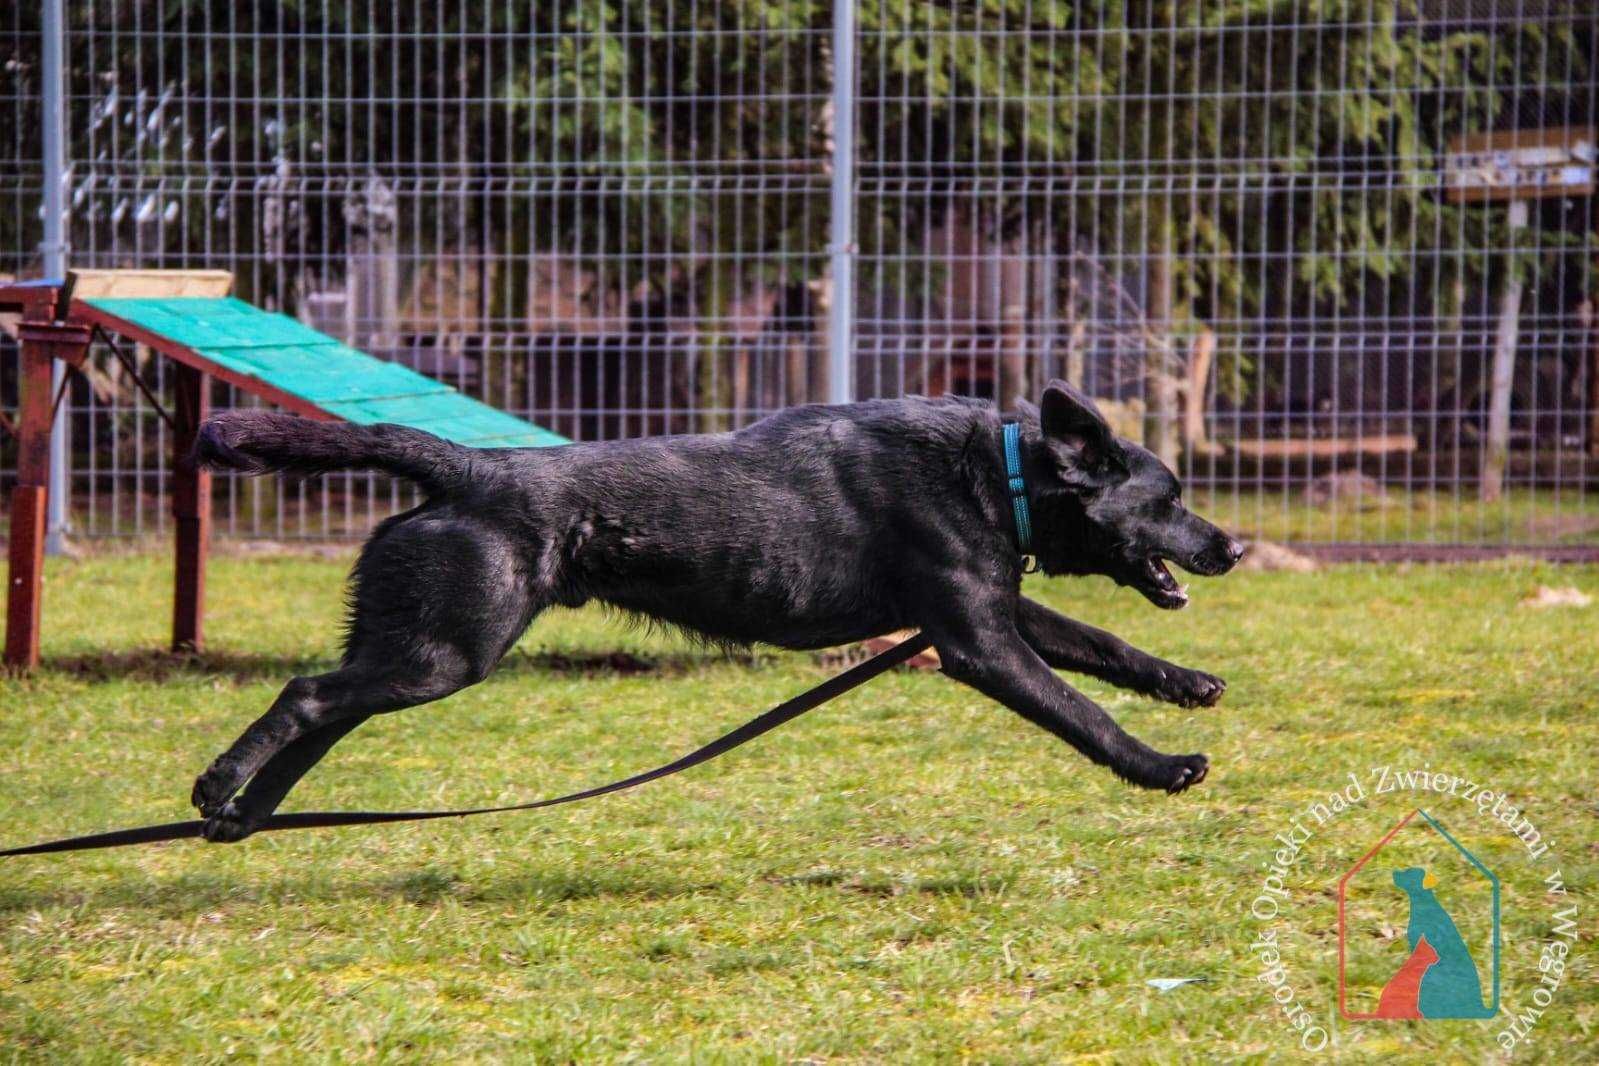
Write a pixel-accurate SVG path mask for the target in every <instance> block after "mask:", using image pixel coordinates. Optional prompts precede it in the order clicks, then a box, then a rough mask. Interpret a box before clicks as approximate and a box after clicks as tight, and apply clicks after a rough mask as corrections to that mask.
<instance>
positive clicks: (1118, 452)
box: [1038, 379, 1127, 488]
mask: <svg viewBox="0 0 1599 1066" xmlns="http://www.w3.org/2000/svg"><path fill="white" fill-rule="evenodd" d="M1038 424H1039V428H1040V429H1041V430H1042V431H1043V436H1044V446H1045V447H1046V448H1047V449H1048V450H1049V454H1050V457H1051V458H1053V459H1054V460H1055V468H1056V470H1057V471H1058V472H1059V474H1060V476H1061V479H1062V480H1063V481H1065V482H1066V483H1067V484H1068V485H1076V486H1078V487H1082V488H1095V487H1098V486H1101V485H1105V484H1108V483H1110V482H1111V481H1114V480H1115V479H1116V478H1118V477H1121V476H1124V475H1125V474H1126V473H1127V455H1126V453H1125V452H1123V451H1122V446H1121V445H1120V444H1119V443H1117V441H1116V434H1115V433H1114V432H1112V430H1111V428H1110V423H1109V422H1106V421H1105V416H1104V415H1102V414H1100V413H1099V408H1098V407H1095V406H1094V401H1093V400H1090V399H1089V398H1088V397H1087V396H1085V395H1083V394H1082V393H1081V392H1079V391H1078V390H1077V389H1075V388H1073V387H1072V386H1071V385H1069V384H1067V383H1066V382H1064V381H1061V380H1059V379H1056V380H1054V381H1051V382H1050V383H1049V387H1048V388H1046V389H1045V390H1044V399H1043V402H1042V403H1041V404H1039V410H1038Z"/></svg>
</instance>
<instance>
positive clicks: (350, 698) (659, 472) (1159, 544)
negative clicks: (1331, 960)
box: [193, 381, 1243, 841]
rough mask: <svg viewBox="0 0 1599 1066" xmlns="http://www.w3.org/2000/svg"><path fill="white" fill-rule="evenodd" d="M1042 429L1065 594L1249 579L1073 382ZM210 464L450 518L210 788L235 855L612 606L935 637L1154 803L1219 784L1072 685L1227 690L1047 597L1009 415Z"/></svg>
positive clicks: (814, 415) (1168, 482)
mask: <svg viewBox="0 0 1599 1066" xmlns="http://www.w3.org/2000/svg"><path fill="white" fill-rule="evenodd" d="M1019 421H1020V423H1021V425H1022V427H1023V429H1022V433H1023V448H1022V450H1023V464H1024V468H1025V474H1026V479H1027V486H1028V492H1029V497H1030V501H1031V510H1032V515H1033V524H1034V530H1035V532H1034V539H1035V546H1034V550H1035V551H1036V553H1037V558H1038V562H1039V565H1040V566H1041V568H1042V569H1043V570H1044V571H1045V572H1047V573H1051V574H1107V575H1109V576H1110V577H1112V578H1114V579H1115V580H1116V581H1118V582H1120V583H1122V584H1127V585H1131V586H1133V587H1134V588H1136V589H1138V590H1139V591H1140V592H1142V593H1143V594H1144V595H1145V596H1147V597H1148V598H1149V599H1150V600H1152V601H1153V602H1154V603H1156V604H1157V605H1158V606H1161V607H1166V608H1176V607H1181V606H1182V605H1183V604H1184V603H1186V602H1187V595H1186V593H1185V592H1184V591H1183V590H1182V589H1181V588H1180V587H1179V586H1178V585H1177V582H1176V581H1175V580H1174V579H1173V578H1172V576H1171V574H1170V572H1169V571H1168V570H1167V569H1166V567H1165V565H1164V564H1163V563H1162V562H1161V560H1163V559H1165V560H1170V561H1172V562H1175V563H1177V564H1178V565H1179V566H1181V567H1183V568H1184V569H1186V570H1189V571H1192V572H1195V573H1200V574H1221V573H1225V572H1226V571H1227V570H1229V569H1231V568H1232V566H1233V564H1234V563H1235V562H1236V561H1237V560H1238V557H1239V556H1240V555H1241V554H1242V551H1243V549H1242V547H1241V546H1240V545H1238V544H1237V543H1236V542H1235V541H1233V540H1232V539H1231V538H1229V537H1228V536H1226V535H1225V534H1224V533H1222V532H1221V531H1220V530H1218V529H1217V528H1216V527H1214V526H1212V525H1210V524H1209V523H1208V522H1205V521H1204V520H1202V519H1200V518H1198V517H1197V516H1195V515H1193V514H1192V513H1190V512H1189V511H1188V510H1186V509H1185V508H1184V507H1183V505H1182V502H1181V500H1180V498H1179V486H1178V483H1177V479H1176V478H1175V477H1174V476H1173V475H1172V474H1171V472H1170V471H1169V470H1167V469H1166V467H1165V466H1164V465H1163V464H1162V463H1161V462H1160V461H1159V460H1158V459H1157V458H1156V457H1155V456H1154V455H1152V454H1151V453H1150V452H1148V451H1146V450H1144V449H1143V448H1141V447H1139V446H1137V445H1136V444H1133V443H1131V442H1129V441H1125V440H1118V439H1117V438H1116V437H1115V436H1114V435H1113V434H1112V432H1111V431H1110V428H1109V426H1108V425H1107V424H1106V422H1105V420H1104V418H1103V417H1102V416H1101V415H1100V413H1099V411H1098V410H1096V409H1095V407H1094V405H1093V403H1092V402H1091V401H1090V400H1088V399H1087V398H1086V397H1084V396H1083V395H1081V394H1080V393H1078V392H1077V391H1076V390H1075V389H1073V388H1071V387H1070V386H1068V385H1067V384H1066V383H1064V382H1058V381H1057V382H1054V383H1052V384H1051V385H1050V387H1049V388H1048V389H1047V390H1046V391H1045V393H1044V396H1043V400H1042V403H1041V406H1040V407H1039V408H1037V409H1035V408H1033V407H1031V406H1030V405H1027V406H1025V407H1024V408H1023V409H1022V411H1021V412H1020V414H1019ZM196 460H197V461H198V462H200V463H203V464H205V465H207V466H210V467H221V468H227V469H232V470H241V471H246V472H250V473H262V472H266V471H284V472H288V473H292V474H299V475H308V474H316V473H322V472H325V471H330V470H347V469H375V470H384V471H388V472H390V473H393V474H396V475H399V476H401V477H405V478H409V479H411V480H413V481H415V482H416V483H417V484H419V485H420V486H421V487H422V488H423V490H424V491H425V492H426V494H427V502H426V503H424V504H422V505H421V506H420V507H417V508H415V509H414V510H411V511H408V512H406V513H404V514H401V515H397V516H395V517H393V518H390V519H388V520H387V521H385V522H383V523H382V524H381V525H379V526H378V528H377V529H376V530H375V531H374V532H373V534H372V537H371V539H370V540H368V541H367V544H366V547H365V548H364V549H363V550H362V552H361V557H360V561H359V562H357V564H356V567H355V572H354V575H353V578H352V584H353V588H352V591H351V595H350V603H351V610H350V620H349V633H348V638H347V641H346V645H345V650H344V658H343V665H342V666H341V667H340V668H339V669H337V670H335V671H333V672H331V673H327V674H322V675H320V676H317V677H297V678H295V679H293V680H292V681H290V682H289V684H288V686H287V687H286V688H285V689H284V690H283V693H282V694H281V695H280V696H279V697H278V699H277V700H276V702H274V703H273V705H272V707H271V709H270V710H268V711H267V713H266V714H265V715H263V716H262V717H261V718H260V719H259V720H258V721H256V722H255V723H254V724H253V725H251V726H250V727H249V728H248V729H246V730H245V731H244V733H243V735H242V736H240V737H239V739H238V740H236V741H235V742H234V744H233V746H232V747H230V748H229V749H228V750H227V751H226V752H225V753H223V754H222V755H221V756H220V757H219V758H217V760H216V761H215V762H214V763H212V764H211V766H210V768H209V769H207V770H206V771H205V772H204V773H203V774H201V775H200V777H199V779H198V780H197V781H196V782H195V785H194V794H193V800H194V804H195V805H196V806H197V807H198V808H199V809H200V811H201V812H202V813H203V814H204V815H205V816H206V818H207V822H208V824H207V826H206V836H207V838H208V839H211V840H219V841H227V840H238V839H241V838H243V837H245V836H247V835H249V834H250V833H251V832H253V831H254V830H255V829H256V828H257V827H258V826H259V825H260V824H261V822H262V820H263V819H264V818H265V817H266V816H267V815H269V814H270V813H271V812H272V811H273V810H274V809H276V807H277V806H278V804H279V803H280V802H281V801H282V800H283V797H284V796H285V795H287V793H288V791H289V789H290V788H292V787H293V786H294V784H295V782H296V781H298V780H299V779H300V777H301V776H302V775H303V774H304V773H305V772H306V771H307V770H309V769H310V768H311V766H312V765H314V764H315V763H316V762H317V760H318V759H320V758H321V757H322V756H323V755H324V754H325V753H326V752H327V750H328V749H329V748H330V747H332V745H333V744H334V743H336V742H337V741H338V740H339V739H340V738H341V737H343V736H344V735H345V734H346V733H348V732H349V731H350V730H352V729H354V728H355V727H356V726H357V725H359V724H360V723H361V722H362V721H364V720H365V719H366V718H368V717H370V716H371V715H374V714H379V713H382V712H385V711H396V710H400V709H402V708H405V707H414V706H416V705H418V704H422V703H428V702H430V701H432V700H437V699H442V698H443V697H445V696H448V695H449V694H450V693H452V692H455V691H457V690H459V689H461V688H463V687H465V686H467V685H471V684H474V683H476V682H478V681H481V680H482V679H483V678H484V677H485V676H487V675H488V673H489V671H490V670H492V669H493V668H494V665H495V663H497V662H498V661H499V659H500V657H501V656H502V655H504V654H505V652H506V651H507V650H508V649H509V648H510V647H511V645H512V644H513V643H514V642H515V641H516V640H517V638H518V637H520V636H521V634H522V632H523V631H524V630H525V629H526V628H527V627H528V624H529V623H531V622H532V620H533V618H534V616H535V615H537V614H538V613H539V612H540V611H542V610H543V609H544V608H546V607H549V606H551V605H554V604H559V605H563V606H568V607H576V606H579V605H581V604H584V603H587V602H589V601H590V600H599V601H601V602H603V603H606V604H610V605H613V606H615V607H619V608H622V609H624V610H627V611H631V612H637V613H639V614H642V615H646V616H648V617H649V618H652V619H657V620H661V621H664V622H667V623H671V624H674V625H677V626H680V627H682V628H684V629H687V630H690V631H692V632H694V633H697V634H701V635H703V636H705V637H707V638H709V639H711V640H713V641H719V642H726V643H729V644H749V643H755V642H761V643H767V644H775V645H779V646H781V647H785V648H822V647H829V646H832V645H838V644H844V643H848V642H851V641H857V640H861V639H864V638H866V637H872V636H877V635H879V634H882V633H887V632H890V631H892V630H896V629H906V628H914V629H921V630H923V631H925V632H926V633H927V634H928V635H929V636H930V637H932V638H933V641H934V644H935V646H936V647H937V649H938V652H939V655H940V657H941V658H942V661H943V669H944V672H945V673H947V674H949V675H950V676H951V677H954V678H956V679H957V680H960V681H963V682H965V683H966V684H968V685H971V686H972V687H973V688H975V689H977V690H978V691H980V692H982V693H984V694H985V695H987V696H990V697H992V698H993V699H995V700H998V701H999V702H1000V703H1003V704H1004V705H1005V706H1007V707H1009V708H1011V709H1012V710H1014V711H1016V712H1017V713H1018V714H1020V715H1021V716H1022V717H1024V718H1026V719H1028V720H1029V721H1031V722H1034V723H1036V724H1038V725H1040V726H1042V727H1043V728H1045V729H1047V730H1049V731H1050V732H1052V733H1054V734H1055V735H1056V736H1058V737H1060V738H1061V739H1063V740H1065V741H1066V742H1067V743H1069V744H1071V745H1072V746H1073V747H1075V748H1076V749H1077V750H1078V751H1080V752H1082V753H1083V754H1084V755H1086V756H1088V758H1090V759H1092V760H1093V761H1094V762H1096V763H1100V764H1102V765H1106V766H1109V767H1110V768H1111V769H1112V770H1113V771H1115V772H1116V773H1117V774H1119V775H1121V776H1122V777H1123V778H1125V779H1127V780H1128V781H1131V782H1133V783H1134V784H1137V785H1142V786H1144V787H1148V788H1161V789H1167V790H1169V791H1172V792H1177V791H1181V790H1182V789H1185V788H1187V787H1189V786H1190V785H1193V784H1196V783H1197V782H1198V781H1200V780H1201V779H1202V778H1203V777H1204V776H1205V772H1206V769H1207V765H1208V764H1207V762H1206V759H1205V757H1204V756H1203V755H1163V754H1161V753H1160V752H1157V751H1154V750H1153V749H1151V748H1149V747H1146V746H1145V745H1144V744H1142V743H1140V742H1139V741H1138V740H1136V739H1134V738H1133V737H1131V736H1129V735H1128V734H1127V733H1125V732H1124V731H1123V730H1122V729H1121V728H1120V727H1119V726H1118V725H1117V724H1116V723H1115V722H1114V721H1113V720H1112V719H1111V718H1110V717H1109V716H1108V715H1106V714H1105V713H1104V712H1103V711H1101V710H1100V709H1099V708H1098V707H1097V706H1096V705H1095V704H1093V703H1092V702H1090V701H1089V700H1088V699H1086V698H1085V697H1084V696H1082V695H1081V694H1079V693H1078V692H1077V691H1076V690H1074V689H1072V688H1071V687H1069V686H1068V685H1066V684H1065V683H1064V682H1063V681H1062V680H1061V679H1060V678H1059V677H1058V676H1057V675H1056V674H1055V673H1054V671H1053V669H1051V668H1058V669H1064V670H1073V671H1077V672H1080V673H1085V674H1089V675H1091V676H1093V677H1098V678H1102V679H1104V680H1106V681H1109V682H1111V683H1113V684H1117V685H1121V686H1123V687H1127V688H1131V689H1134V690H1136V691H1138V692H1141V693H1145V694H1147V695H1150V696H1153V697H1156V698H1158V699H1163V700H1168V701H1171V702H1174V703H1178V704H1182V705H1183V706H1197V705H1208V704H1213V703H1215V702H1216V700H1218V699H1219V698H1220V697H1221V694H1222V691H1223V690H1224V688H1225V685H1224V683H1223V682H1222V681H1221V679H1220V678H1216V677H1212V676H1211V675H1209V674H1205V673H1201V672H1199V671H1196V670H1188V669H1185V668H1183V667H1180V666H1175V665H1173V664H1171V663H1168V662H1164V661H1162V660H1160V659H1157V658H1155V657H1153V656H1151V655H1148V654H1145V653H1144V652H1141V651H1139V650H1137V649H1135V648H1133V647H1131V646H1129V645H1128V644H1126V643H1124V642H1122V641H1121V640H1118V639H1117V638H1116V637H1114V636H1112V635H1111V634H1109V633H1106V632H1104V631H1102V630H1098V629H1095V628H1093V627H1091V626H1086V625H1083V624H1082V623H1080V622H1075V621H1072V620H1071V619H1068V618H1065V617H1063V616H1061V615H1059V614H1056V613H1055V612H1054V611H1051V610H1049V609H1048V608H1046V607H1044V606H1042V605H1040V604H1037V603H1035V602H1033V601H1031V600H1028V599H1026V598H1024V597H1022V596H1021V594H1020V583H1021V575H1022V568H1023V561H1022V559H1021V558H1020V557H1019V556H1018V554H1017V547H1016V542H1015V530H1014V527H1013V518H1012V512H1011V504H1010V502H1009V498H1008V496H1007V492H1006V475H1005V463H1004V456H1003V451H1002V443H1001V420H1000V416H999V414H998V413H997V412H996V411H995V410H994V409H993V408H992V406H990V405H987V404H984V403H980V402H976V401H972V400H962V399H953V398H946V399H937V400H927V399H906V400H878V401H872V402H868V403H857V404H850V405H847V406H839V407H822V406H810V407H798V408H794V409H791V410H787V411H784V412H782V413H781V414H777V415H774V416H772V417H771V418H768V419H766V420H764V421H762V422H758V423H756V424H755V425H753V426H750V427H749V428H747V429H743V430H739V431H738V432H736V433H720V434H714V435H707V436H691V437H663V438H653V439H644V440H628V441H614V442H606V443H595V444H573V445H569V446H565V447H557V448H545V449H517V450H509V449H508V450H494V451H490V450H474V449H469V448H463V447H459V446H457V445H454V444H450V443H448V442H445V441H442V440H439V439H438V438H436V437H433V436H430V435H429V434H426V433H423V432H420V431H418V430H414V429H409V428H406V427H403V426H393V425H377V426H356V425H347V424H337V423H325V422H312V421H308V420H305V419H301V418H296V417H294V416H291V415H284V414H274V413H270V412H260V411H255V412H244V411H241V412H233V413H230V414H226V415H222V416H219V417H217V418H215V419H213V420H211V421H209V422H207V423H206V424H205V425H204V426H203V427H202V429H201V431H200V435H199V441H198V444H197V446H196ZM247 783H248V788H245V785H246V784H247ZM241 788H243V789H244V791H243V792H240V789H241Z"/></svg>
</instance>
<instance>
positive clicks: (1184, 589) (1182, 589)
mask: <svg viewBox="0 0 1599 1066" xmlns="http://www.w3.org/2000/svg"><path fill="white" fill-rule="evenodd" d="M1177 595H1179V596H1181V597H1182V598H1183V599H1185V600H1186V599H1187V598H1188V586H1187V585H1178V586H1177Z"/></svg>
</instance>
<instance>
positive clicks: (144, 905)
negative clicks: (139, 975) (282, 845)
mask: <svg viewBox="0 0 1599 1066" xmlns="http://www.w3.org/2000/svg"><path fill="white" fill-rule="evenodd" d="M197 846H198V845H197ZM574 861H576V859H574ZM737 890H738V889H737V886H735V885H734V884H733V882H731V881H729V882H715V881H696V880H690V879H687V878H677V877H671V876H668V875H665V874H662V873H658V872H636V871H627V870H595V871H592V872H585V871H581V870H571V871H566V870H528V871H523V872H517V873H507V874H500V873H494V874H490V875H487V876H479V877H474V878H472V879H470V880H468V879H464V878H462V877H461V876H460V875H458V874H456V873H455V872H453V871H451V870H450V869H448V868H447V867H424V868H422V869H412V870H407V871H406V872H404V873H395V874H378V875H373V876H354V877H348V878H343V877H340V876H338V875H337V874H336V873H311V874H295V875H294V876H286V877H279V878H276V879H273V880H270V881H262V882H250V881H247V880H244V879H242V878H234V877H225V876H222V875H219V874H212V873H185V874H180V875H178V876H176V877H170V878H164V879H160V880H143V879H139V878H137V877H133V876H130V877H127V878H124V879H122V880H118V881H115V882H112V883H109V884H105V885H101V886H96V887H94V888H90V889H74V888H72V887H69V886H67V885H64V884H57V885H55V886H52V887H50V888H46V889H42V890H39V891H29V890H27V889H23V888H18V887H4V888H0V914H17V913H26V912H30V911H35V910H41V909H53V908H66V909H69V910H74V911H78V910H87V911H90V912H93V911H97V910H104V909H115V910H136V911H143V912H146V913H148V914H149V915H151V916H152V917H156V918H167V919H174V918H190V917H193V916H194V915H196V914H201V913H208V912H214V911H220V910H224V909H227V908H236V907H239V906H241V905H242V906H247V907H281V906H286V905H303V904H317V903H327V904H348V903H351V902H353V901H365V902H384V901H387V902H391V903H407V904H414V905H418V906H426V905H430V904H433V903H437V902H440V901H442V900H446V899H449V900H454V901H456V902H457V903H461V904H465V905H473V904H483V905H489V906H503V905H504V904H507V903H522V904H546V905H553V904H559V903H573V902H580V901H583V900H590V899H607V900H617V901H625V900H631V901H635V902H639V901H650V900H666V899H676V898H681V897H685V896H695V895H705V894H715V893H718V892H723V891H727V892H735V891H737Z"/></svg>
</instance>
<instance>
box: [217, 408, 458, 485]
mask: <svg viewBox="0 0 1599 1066" xmlns="http://www.w3.org/2000/svg"><path fill="white" fill-rule="evenodd" d="M477 457H478V455H477V453H476V452H474V450H473V449H470V448H464V447H462V446H461V445H459V444H452V443H450V442H449V441H447V440H441V439H440V438H438V437H435V436H434V435H433V434H431V433H424V432H422V431H421V430H420V429H412V428H411V427H409V426H397V425H391V424H388V423H381V424H378V425H373V426H357V425H353V424H351V423H349V422H318V421H315V420H313V419H309V418H299V417H296V416H295V415H290V414H282V413H280V412H277V411H229V412H226V413H225V414H220V415H217V416H216V417H215V418H212V419H209V420H208V421H207V422H206V423H205V424H204V425H202V426H201V427H200V432H199V435H198V437H197V439H196V440H195V444H194V459H195V462H196V463H197V464H199V465H200V466H204V467H207V468H209V469H212V470H238V471H241V472H243V473H246V474H266V473H275V472H281V473H287V474H296V475H299V476H302V477H308V476H310V475H313V474H325V473H327V472H329V471H331V470H382V471H385V472H386V473H390V474H394V475H395V476H397V477H403V478H407V479H409V480H411V481H414V482H416V483H417V484H418V485H419V486H421V488H422V490H423V491H424V492H426V493H427V494H428V495H429V496H444V495H449V494H450V492H451V490H452V489H456V488H459V487H461V486H464V485H467V484H470V483H472V481H473V480H474V477H480V476H481V474H482V471H474V467H475V466H481V465H482V464H481V463H480V462H477V461H476V460H477Z"/></svg>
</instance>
